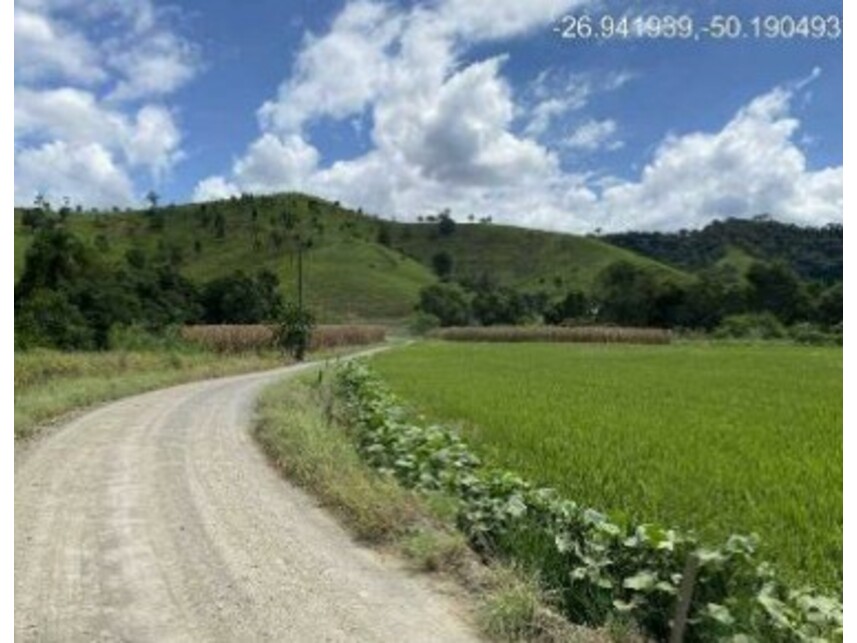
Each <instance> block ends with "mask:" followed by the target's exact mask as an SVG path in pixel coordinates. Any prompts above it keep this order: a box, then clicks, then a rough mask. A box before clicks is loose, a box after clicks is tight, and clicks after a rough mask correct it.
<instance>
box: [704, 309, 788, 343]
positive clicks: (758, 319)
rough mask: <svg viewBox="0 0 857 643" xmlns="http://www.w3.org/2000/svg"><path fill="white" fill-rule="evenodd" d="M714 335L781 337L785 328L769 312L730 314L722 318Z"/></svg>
mask: <svg viewBox="0 0 857 643" xmlns="http://www.w3.org/2000/svg"><path fill="white" fill-rule="evenodd" d="M714 336H715V337H718V338H721V339H782V338H784V337H786V329H785V327H784V326H783V325H782V324H781V323H780V320H779V319H777V318H776V317H775V316H774V315H773V314H771V313H750V314H746V315H731V316H729V317H726V318H725V319H723V321H722V322H720V325H719V326H718V327H717V328H716V329H715V331H714Z"/></svg>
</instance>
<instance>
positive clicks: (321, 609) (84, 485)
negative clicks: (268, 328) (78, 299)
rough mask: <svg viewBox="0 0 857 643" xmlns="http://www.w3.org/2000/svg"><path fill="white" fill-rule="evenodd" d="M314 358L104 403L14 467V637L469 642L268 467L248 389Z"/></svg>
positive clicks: (420, 584) (453, 619) (448, 609)
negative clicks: (252, 428) (253, 425)
mask: <svg viewBox="0 0 857 643" xmlns="http://www.w3.org/2000/svg"><path fill="white" fill-rule="evenodd" d="M311 366H312V365H306V366H299V367H290V368H287V369H280V370H278V371H274V372H268V373H262V374H253V375H244V376H238V377H231V378H226V379H220V380H209V381H205V382H199V383H194V384H186V385H183V386H178V387H174V388H170V389H165V390H161V391H156V392H153V393H147V394H144V395H139V396H136V397H132V398H127V399H125V400H122V401H119V402H116V403H113V404H110V405H108V406H104V407H102V408H99V409H98V410H95V411H93V412H91V413H88V414H86V415H84V416H82V417H80V418H78V419H76V420H74V421H72V422H70V423H68V424H67V425H66V426H64V427H63V428H62V429H60V430H58V431H56V432H55V433H53V434H51V435H50V436H49V437H46V438H44V439H43V440H42V441H41V442H39V443H36V444H35V445H33V446H32V447H31V448H29V449H27V450H26V451H25V452H24V453H23V455H22V456H21V457H20V458H19V461H18V462H17V463H16V471H15V638H16V640H18V641H87V642H89V641H133V642H143V641H153V642H154V641H157V642H159V643H165V642H171V641H189V642H190V641H192V642H197V641H200V642H201V641H228V642H236V643H237V642H241V643H243V642H254V641H300V642H304V641H307V642H313V641H396V642H398V641H444V642H447V641H448V642H454V641H473V640H476V636H475V634H474V633H473V632H472V631H471V630H470V629H469V627H468V626H467V625H466V624H465V622H464V619H463V618H461V615H460V614H459V613H458V611H457V607H456V605H455V603H454V601H453V600H452V599H451V598H449V597H447V596H444V595H442V594H439V593H437V592H435V591H433V590H432V589H430V588H429V586H428V585H427V584H426V581H424V580H423V579H420V578H418V577H413V576H411V575H409V574H408V573H406V572H405V571H403V570H402V569H401V568H400V567H399V566H397V565H396V564H395V563H394V562H392V561H387V560H385V559H383V558H382V557H381V556H379V555H378V554H376V553H374V552H372V551H369V550H366V549H363V548H360V547H359V546H357V545H355V544H354V543H353V542H352V541H351V540H350V539H349V537H348V536H347V534H346V533H345V532H344V531H343V530H342V529H341V528H340V527H339V526H338V525H337V524H336V523H335V522H334V521H333V520H332V519H331V518H329V517H328V516H327V515H326V514H325V513H323V512H322V511H321V510H320V509H318V508H317V507H316V505H315V503H314V502H313V501H312V500H311V499H309V498H308V497H307V496H306V495H305V494H303V493H302V492H300V491H299V490H297V489H295V488H293V487H292V486H290V485H289V484H288V483H286V482H284V481H283V479H282V478H280V476H279V475H278V474H277V473H276V471H274V470H273V469H272V468H271V467H270V466H269V465H268V463H267V462H266V460H265V457H264V455H263V454H262V453H261V451H260V449H259V448H258V447H257V446H256V444H255V442H253V440H252V438H251V436H250V434H249V431H248V425H249V420H250V417H251V414H252V407H253V403H254V400H255V397H256V395H257V394H258V393H259V391H260V389H261V388H263V387H264V386H265V385H266V384H268V383H270V382H272V381H273V380H275V379H276V378H278V377H282V376H284V375H288V374H294V373H297V372H299V371H300V370H303V369H304V368H308V367H311Z"/></svg>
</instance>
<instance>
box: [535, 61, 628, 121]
mask: <svg viewBox="0 0 857 643" xmlns="http://www.w3.org/2000/svg"><path fill="white" fill-rule="evenodd" d="M633 78H634V76H633V74H631V73H629V72H627V71H622V72H614V73H608V74H603V73H602V74H598V75H595V74H589V73H571V74H568V73H565V74H564V73H561V72H559V71H557V70H555V69H546V70H544V71H542V72H541V73H540V74H539V75H538V76H537V77H536V79H535V81H533V82H532V83H531V84H530V86H529V87H528V88H527V91H526V92H524V95H523V97H522V107H521V108H519V112H520V115H521V117H523V118H525V119H526V120H527V124H526V127H525V128H524V133H525V134H527V135H528V136H532V137H535V138H540V137H543V136H544V135H546V134H549V133H550V132H551V131H552V129H553V128H554V125H555V124H556V121H559V120H560V119H561V118H562V117H564V116H567V115H568V114H569V113H571V112H578V111H580V110H582V109H584V108H585V107H586V106H587V105H588V104H589V101H590V100H591V99H592V97H593V96H595V95H597V94H603V93H606V92H613V91H616V90H618V89H621V88H622V87H624V86H625V85H626V84H627V83H629V82H630V81H631V80H633Z"/></svg>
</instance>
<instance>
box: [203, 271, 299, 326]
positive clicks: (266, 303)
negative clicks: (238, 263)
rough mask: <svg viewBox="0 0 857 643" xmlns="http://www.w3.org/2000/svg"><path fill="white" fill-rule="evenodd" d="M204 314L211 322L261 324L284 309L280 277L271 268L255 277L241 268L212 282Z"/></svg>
mask: <svg viewBox="0 0 857 643" xmlns="http://www.w3.org/2000/svg"><path fill="white" fill-rule="evenodd" d="M201 302H202V307H203V312H202V316H203V319H204V320H205V322H206V323H209V324H259V323H262V322H268V321H273V320H275V319H278V318H279V316H280V314H281V313H282V310H283V302H282V298H281V296H280V294H279V280H278V279H277V276H276V275H275V274H273V273H272V272H270V271H268V270H262V271H260V272H259V273H258V274H257V276H256V278H255V279H254V278H252V277H250V276H248V275H246V274H244V273H243V272H241V271H236V272H233V273H232V274H231V275H227V276H225V277H220V278H218V279H214V280H212V281H209V282H208V283H207V284H205V286H204V287H203V290H202V296H201Z"/></svg>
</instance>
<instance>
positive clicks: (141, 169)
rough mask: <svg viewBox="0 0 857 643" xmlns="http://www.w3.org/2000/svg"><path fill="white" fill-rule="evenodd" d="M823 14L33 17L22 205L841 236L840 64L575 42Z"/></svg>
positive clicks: (779, 2) (770, 44)
mask: <svg viewBox="0 0 857 643" xmlns="http://www.w3.org/2000/svg"><path fill="white" fill-rule="evenodd" d="M808 12H811V15H823V16H827V15H841V13H842V3H841V1H839V2H833V1H831V0H819V1H817V2H813V3H811V4H810V3H807V2H805V1H802V0H752V1H747V0H742V1H741V2H737V1H727V0H692V1H688V0H685V1H673V2H669V1H668V0H667V1H664V2H657V3H652V2H646V3H644V2H620V1H619V0H529V1H528V2H526V3H524V2H518V1H517V0H433V1H431V2H398V3H395V2H378V1H375V0H348V1H343V0H339V1H336V2H333V1H327V0H324V1H318V0H293V1H290V2H288V3H285V2H276V1H274V0H258V1H255V2H252V3H236V2H230V1H227V0H208V1H206V2H201V1H191V0H185V1H183V2H173V3H170V4H167V3H160V2H156V1H155V0H125V1H124V2H119V1H118V0H88V1H86V2H84V0H17V1H16V6H15V44H16V60H15V67H16V90H15V133H16V150H15V151H16V160H15V165H16V168H15V169H16V185H15V195H16V202H17V203H19V204H26V203H30V202H32V199H33V197H34V196H35V194H36V193H39V192H41V193H45V194H47V195H48V196H49V197H50V198H52V199H53V200H56V201H59V200H60V199H61V198H62V197H63V196H68V197H69V198H70V199H71V200H72V201H73V202H75V203H76V202H81V203H84V204H87V205H95V206H98V207H110V206H112V205H117V206H120V207H126V206H129V205H134V204H138V203H140V202H141V200H142V196H143V195H144V194H145V193H146V192H147V191H148V190H149V189H152V188H154V189H155V190H156V191H157V192H158V193H160V194H161V195H162V196H163V199H164V200H165V201H169V202H183V201H188V200H205V199H210V198H222V197H225V196H229V195H231V194H237V193H240V192H255V193H266V192H277V191H284V190H295V189H297V190H303V191H308V192H313V193H317V194H320V195H322V196H326V197H329V198H332V199H338V200H341V201H342V202H344V203H346V204H349V205H352V206H354V207H363V208H364V209H365V210H368V211H372V212H376V213H378V214H380V215H382V216H387V217H396V218H398V219H400V220H407V219H414V218H416V217H417V216H418V215H420V214H426V213H431V212H436V211H438V210H440V209H442V208H446V207H449V208H451V209H452V211H453V213H454V214H457V215H460V216H466V215H467V214H470V213H473V214H476V215H477V216H486V215H491V216H493V217H494V219H495V220H498V221H504V222H508V223H515V224H518V225H526V226H533V227H540V228H549V229H559V230H570V231H578V232H580V231H588V230H592V229H594V228H601V229H605V230H620V229H627V228H638V229H677V228H681V227H697V226H700V225H704V224H705V223H706V222H707V221H710V220H711V219H713V218H717V217H724V216H753V215H755V214H759V213H761V212H766V213H771V214H773V215H774V216H777V217H779V218H781V219H783V220H788V221H794V222H797V223H802V224H823V223H827V222H830V221H841V219H842V44H841V40H839V39H829V40H807V39H801V38H795V39H792V40H786V39H782V38H779V39H768V40H757V39H753V38H746V39H740V40H736V41H729V42H723V41H721V42H712V41H710V40H708V39H706V38H704V37H703V38H702V39H701V40H700V41H695V40H690V41H683V42H679V41H670V40H667V39H660V40H653V39H640V38H637V39H632V40H630V41H626V42H619V41H613V42H595V41H592V40H590V41H576V42H575V41H570V40H564V39H562V38H560V37H559V36H558V35H557V34H556V33H555V32H554V31H553V28H554V26H555V25H556V23H557V20H558V19H560V18H561V17H562V16H564V15H573V16H583V15H589V16H593V17H596V18H597V17H598V16H602V15H605V14H606V15H611V16H620V15H623V14H626V15H632V16H634V15H650V14H658V15H667V14H672V15H677V14H691V15H693V16H694V18H695V19H696V20H697V22H698V23H699V24H702V23H703V22H704V21H706V20H708V19H709V18H710V17H711V16H712V15H715V14H736V15H739V16H740V17H742V18H743V19H744V21H745V24H747V23H748V22H749V20H750V19H751V18H752V17H753V16H756V15H758V16H765V15H785V14H791V15H806V14H807V13H808Z"/></svg>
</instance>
